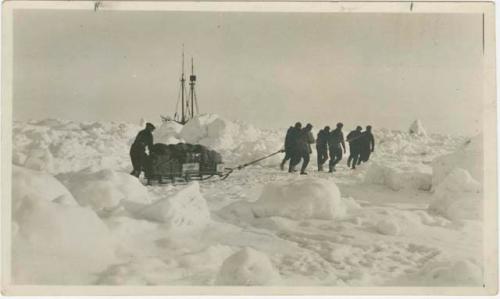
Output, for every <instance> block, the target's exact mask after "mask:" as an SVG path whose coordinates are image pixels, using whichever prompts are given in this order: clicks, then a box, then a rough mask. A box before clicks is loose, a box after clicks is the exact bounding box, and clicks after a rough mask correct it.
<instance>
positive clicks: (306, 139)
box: [297, 128, 314, 154]
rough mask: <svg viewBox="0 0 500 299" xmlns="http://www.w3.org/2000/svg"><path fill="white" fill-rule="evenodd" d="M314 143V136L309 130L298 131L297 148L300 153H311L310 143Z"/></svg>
mask: <svg viewBox="0 0 500 299" xmlns="http://www.w3.org/2000/svg"><path fill="white" fill-rule="evenodd" d="M313 143H314V136H313V134H312V132H311V131H310V130H306V128H304V129H302V130H301V131H300V133H299V139H298V148H297V149H298V150H299V151H300V152H301V153H309V154H310V153H312V149H311V144H313Z"/></svg>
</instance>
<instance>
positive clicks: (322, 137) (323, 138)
mask: <svg viewBox="0 0 500 299" xmlns="http://www.w3.org/2000/svg"><path fill="white" fill-rule="evenodd" d="M329 134H330V132H327V131H325V130H320V131H319V133H318V138H317V139H316V148H319V149H325V150H326V148H327V145H328V135H329Z"/></svg>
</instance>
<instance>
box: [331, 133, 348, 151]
mask: <svg viewBox="0 0 500 299" xmlns="http://www.w3.org/2000/svg"><path fill="white" fill-rule="evenodd" d="M328 146H329V147H330V148H340V147H342V148H343V149H344V150H345V142H344V133H342V131H341V130H339V129H335V130H333V131H331V132H330V135H329V138H328Z"/></svg>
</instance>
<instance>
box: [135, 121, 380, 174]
mask: <svg viewBox="0 0 500 299" xmlns="http://www.w3.org/2000/svg"><path fill="white" fill-rule="evenodd" d="M343 127H344V125H343V124H342V123H338V124H337V127H336V128H335V129H334V130H332V131H330V127H329V126H326V127H325V128H324V129H322V130H320V131H319V132H318V135H317V138H316V139H314V136H313V134H312V128H313V126H312V125H311V124H307V125H306V126H305V127H304V128H302V124H301V123H300V122H298V123H296V124H295V126H293V127H290V128H289V129H288V131H287V133H286V137H285V158H284V159H283V161H282V162H281V169H282V170H284V168H285V164H286V162H287V161H288V160H290V164H289V167H288V171H289V172H295V171H296V170H295V167H296V166H297V165H298V164H299V163H300V161H301V160H303V162H302V167H301V169H300V174H307V173H306V169H307V165H308V164H309V160H310V155H311V153H312V148H311V145H312V144H314V143H316V151H317V153H318V171H323V165H324V164H325V162H326V161H327V160H328V158H330V162H329V163H328V165H329V172H333V171H335V166H336V165H337V163H339V162H340V160H342V154H343V153H344V154H345V153H346V146H345V141H344V133H343V132H342V128H343ZM371 129H372V128H371V126H367V127H366V130H365V131H364V132H363V131H362V128H361V127H360V126H357V127H356V129H355V130H353V131H351V132H350V133H349V134H348V135H347V140H346V141H347V142H348V143H349V158H348V159H347V166H349V167H352V168H353V169H355V168H356V165H359V164H360V163H361V162H366V161H368V159H369V158H370V154H371V153H372V152H373V151H374V150H375V139H374V138H373V134H372V131H371ZM154 130H155V126H154V125H153V124H151V123H147V124H146V128H144V130H141V131H140V132H139V133H138V134H137V137H136V138H135V141H134V143H133V144H132V146H131V148H130V158H131V160H132V166H133V168H134V170H133V171H132V172H131V173H130V174H131V175H133V176H136V177H139V175H140V174H141V171H142V170H143V169H144V166H145V162H146V158H147V154H146V147H147V148H148V150H149V151H151V148H152V146H153V134H152V133H153V131H154Z"/></svg>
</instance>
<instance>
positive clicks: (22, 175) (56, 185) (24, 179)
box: [12, 165, 77, 213]
mask: <svg viewBox="0 0 500 299" xmlns="http://www.w3.org/2000/svg"><path fill="white" fill-rule="evenodd" d="M25 198H37V199H39V200H43V201H47V202H50V201H55V202H58V203H63V204H68V205H77V203H76V201H75V199H74V198H73V196H72V195H71V193H70V192H69V191H68V189H66V187H64V186H63V184H61V182H59V181H58V180H57V179H56V178H54V177H53V176H51V175H50V174H48V173H44V172H39V171H35V170H31V169H27V168H23V167H19V166H15V165H14V166H13V167H12V207H13V209H12V210H13V211H14V213H15V212H16V211H17V210H18V209H19V207H20V205H21V204H22V201H23V200H24V199H25Z"/></svg>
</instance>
